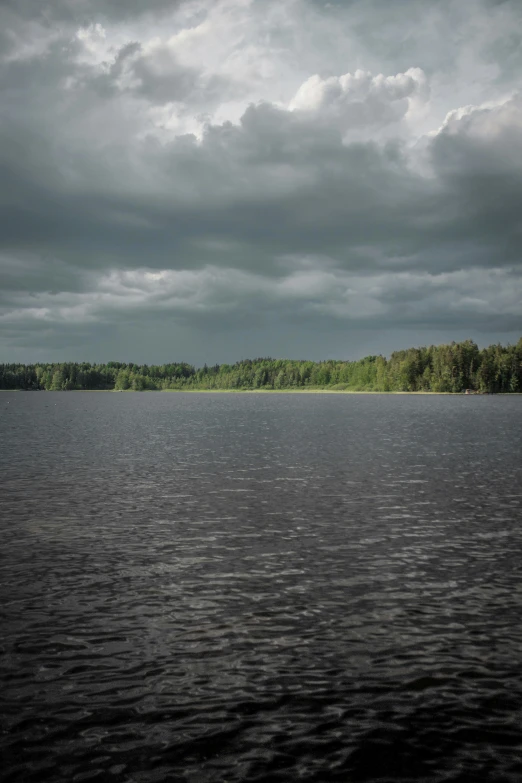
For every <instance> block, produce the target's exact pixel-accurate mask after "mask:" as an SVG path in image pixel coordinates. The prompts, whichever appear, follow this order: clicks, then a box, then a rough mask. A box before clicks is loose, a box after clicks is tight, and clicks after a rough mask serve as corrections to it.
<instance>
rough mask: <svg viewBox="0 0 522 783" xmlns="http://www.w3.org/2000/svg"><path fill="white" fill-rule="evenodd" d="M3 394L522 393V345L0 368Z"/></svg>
mask: <svg viewBox="0 0 522 783" xmlns="http://www.w3.org/2000/svg"><path fill="white" fill-rule="evenodd" d="M0 388H1V389H33V390H38V389H45V390H73V389H115V390H122V391H124V390H134V391H147V390H161V389H186V390H190V389H276V390H277V389H303V388H311V389H314V388H315V389H321V388H324V389H339V390H341V389H347V390H353V391H382V392H387V391H434V392H454V393H458V392H462V391H464V390H465V389H471V390H474V391H477V392H488V393H499V392H502V393H509V392H522V338H521V339H520V340H519V341H518V343H517V344H516V345H508V346H502V345H491V346H489V347H488V348H483V349H479V348H478V346H477V345H476V344H475V343H474V342H473V341H472V340H466V341H465V342H462V343H451V344H449V345H438V346H433V345H432V346H430V347H426V348H408V349H407V350H404V351H395V352H394V353H392V355H391V356H390V358H389V359H386V358H385V357H384V356H367V357H366V358H364V359H360V360H359V361H353V362H348V361H338V360H333V359H332V360H328V361H324V362H310V361H295V360H291V359H269V358H267V359H245V360H243V361H240V362H236V363H235V364H216V365H214V366H211V367H208V366H207V365H205V366H204V367H201V368H199V369H196V368H195V367H193V366H191V365H189V364H186V363H183V362H174V363H170V364H161V365H147V364H141V365H138V364H133V363H128V364H125V363H123V362H108V363H107V364H88V363H85V362H83V363H77V362H63V363H59V364H45V363H40V364H34V365H23V364H0Z"/></svg>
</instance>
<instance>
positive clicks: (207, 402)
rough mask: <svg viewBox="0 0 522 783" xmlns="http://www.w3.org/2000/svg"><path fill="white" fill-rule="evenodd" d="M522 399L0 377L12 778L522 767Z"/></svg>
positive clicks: (260, 777)
mask: <svg viewBox="0 0 522 783" xmlns="http://www.w3.org/2000/svg"><path fill="white" fill-rule="evenodd" d="M521 436H522V397H431V396H430V397H405V396H380V395H374V396H356V395H232V394H224V395H204V394H160V393H157V394H103V393H60V392H57V393H22V392H19V393H2V394H1V395H0V444H1V450H0V471H1V474H0V476H1V498H0V502H1V505H0V511H1V527H0V533H1V557H2V562H1V569H2V570H1V578H0V581H1V587H0V598H1V626H0V627H1V633H2V639H1V656H0V665H1V673H0V707H1V709H0V714H1V735H0V750H1V752H2V756H3V766H2V781H3V782H5V783H7V781H24V783H26V782H27V783H29V782H30V781H83V780H102V781H115V783H118V782H120V783H123V781H125V782H126V783H127V782H128V783H131V781H132V782H133V783H134V782H136V783H137V782H138V781H187V782H189V783H193V782H194V783H205V782H206V781H208V783H210V782H212V783H214V782H215V781H216V782H219V783H224V782H225V781H227V782H228V783H233V782H237V781H263V782H265V781H306V782H309V781H330V780H332V781H362V780H364V781H405V780H409V779H414V780H425V781H473V782H474V783H475V781H483V780H487V781H495V782H496V783H498V782H500V781H513V782H514V781H516V782H517V783H519V781H520V780H522V519H521V517H522V515H521V507H522V503H521V501H522V480H521V466H522V459H521V457H522V449H521V442H522V441H521Z"/></svg>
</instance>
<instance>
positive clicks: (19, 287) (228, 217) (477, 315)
mask: <svg viewBox="0 0 522 783" xmlns="http://www.w3.org/2000/svg"><path fill="white" fill-rule="evenodd" d="M472 5H473V9H471V10H472V11H473V13H471V12H470V9H468V12H467V13H466V14H463V13H462V5H461V4H458V3H457V2H456V0H455V2H450V0H445V1H444V2H442V3H440V4H437V5H436V6H435V7H434V6H433V4H431V3H423V2H421V3H418V4H415V13H414V14H413V15H412V13H408V12H407V11H408V8H410V9H411V5H409V4H406V3H404V4H403V6H402V10H403V13H400V9H401V4H400V3H399V4H397V6H396V7H395V8H396V13H395V15H393V16H392V15H391V14H390V13H389V4H388V5H386V4H383V3H382V2H377V0H375V2H371V3H367V2H365V3H362V2H353V3H342V4H341V3H320V2H312V1H311V0H288V1H287V2H283V3H281V2H277V3H276V2H272V0H266V2H263V3H261V2H259V0H214V2H212V3H211V2H210V1H209V0H208V1H207V0H194V1H193V2H189V1H187V2H167V1H165V2H160V1H159V0H158V2H156V3H149V4H147V6H145V5H144V4H133V3H128V4H123V5H122V4H119V3H115V2H110V0H98V1H97V2H94V1H93V0H90V1H89V2H86V1H84V0H76V1H75V2H68V3H61V2H59V1H58V0H56V2H55V1H53V0H49V1H48V2H44V3H42V4H40V5H39V10H38V12H35V11H34V8H33V10H31V4H29V3H24V2H20V1H19V0H17V2H16V3H14V2H13V3H11V2H6V3H3V4H2V6H1V8H0V30H1V31H2V32H1V33H0V58H1V59H2V67H1V68H0V96H1V98H2V100H1V102H0V107H1V108H0V167H1V170H2V181H3V188H2V193H1V195H0V199H1V207H2V208H1V209H0V360H4V361H10V360H17V359H20V360H22V359H23V360H29V359H37V358H46V357H49V358H78V359H80V358H83V357H85V358H88V359H100V360H102V359H108V358H110V356H112V357H113V358H115V357H121V358H123V359H132V358H134V359H136V360H147V361H164V360H167V359H170V358H174V359H176V358H177V359H186V360H189V361H195V362H202V361H215V360H217V361H220V360H232V359H235V358H240V357H241V356H247V355H253V354H259V353H262V354H280V353H286V354H287V355H288V353H289V352H292V353H293V354H294V355H300V356H310V357H311V358H322V357H326V356H330V355H332V354H333V353H334V352H336V353H337V354H338V355H339V356H353V357H354V358H355V357H356V356H358V355H360V354H361V353H362V352H368V351H371V352H380V351H384V352H386V351H388V350H390V348H392V347H394V346H396V347H401V346H403V345H409V344H418V343H421V342H425V341H431V340H438V339H447V338H448V337H449V338H450V339H451V338H452V337H455V339H458V338H460V337H462V336H463V335H464V336H472V337H474V338H475V339H478V340H479V342H482V343H484V342H488V341H493V340H497V339H517V337H518V336H519V333H520V331H521V326H522V282H521V280H522V278H521V257H522V228H521V223H520V214H519V213H520V203H522V95H521V93H520V92H519V87H520V85H519V83H518V81H517V79H518V77H517V73H519V72H520V70H517V67H518V66H519V65H521V63H519V61H518V58H519V57H520V52H521V51H522V47H521V46H520V34H517V33H516V32H515V31H516V30H522V25H521V24H520V23H521V22H522V9H521V7H520V4H519V3H517V2H514V1H513V2H510V1H509V0H506V1H505V2H503V3H493V2H486V1H485V0H483V2H478V0H477V2H474V3H473V4H472ZM397 8H399V13H397ZM419 25H421V26H420V27H419ZM426 28H428V32H427V30H426ZM419 39H420V42H421V43H423V42H424V46H419ZM397 42H400V44H401V45H400V46H398V45H397ZM437 46H438V49H437ZM437 52H438V53H437ZM473 74H474V76H473ZM209 334H211V335H212V337H211V339H207V337H206V335H209ZM136 335H139V339H136ZM392 340H394V341H395V343H394V345H393V344H391V341H392ZM133 349H134V350H136V351H139V352H140V355H134V354H133ZM173 351H175V354H173ZM211 352H212V355H210V353H211Z"/></svg>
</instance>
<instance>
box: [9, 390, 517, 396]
mask: <svg viewBox="0 0 522 783" xmlns="http://www.w3.org/2000/svg"><path fill="white" fill-rule="evenodd" d="M64 391H67V393H70V392H91V393H92V392H96V393H105V394H128V393H132V394H143V393H148V394H158V393H159V394H163V393H170V394H386V395H390V394H402V395H405V394H408V395H416V396H424V395H431V396H439V397H520V396H522V392H471V393H470V394H466V392H434V391H370V390H356V389H142V390H140V391H139V390H137V389H0V392H46V393H47V392H60V393H61V392H64Z"/></svg>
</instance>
